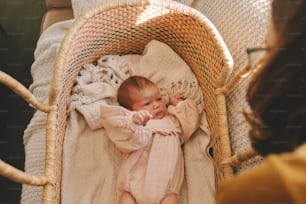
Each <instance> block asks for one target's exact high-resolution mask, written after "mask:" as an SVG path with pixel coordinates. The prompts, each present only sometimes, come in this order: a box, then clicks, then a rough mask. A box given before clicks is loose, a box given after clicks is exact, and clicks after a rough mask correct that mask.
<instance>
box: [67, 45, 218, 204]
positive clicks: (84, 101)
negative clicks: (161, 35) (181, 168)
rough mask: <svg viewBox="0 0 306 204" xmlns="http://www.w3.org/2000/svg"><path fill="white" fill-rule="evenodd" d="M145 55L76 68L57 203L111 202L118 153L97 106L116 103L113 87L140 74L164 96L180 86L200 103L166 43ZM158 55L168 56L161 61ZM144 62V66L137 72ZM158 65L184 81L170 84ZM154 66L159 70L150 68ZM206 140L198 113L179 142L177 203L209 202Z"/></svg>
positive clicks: (204, 122) (110, 58)
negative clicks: (181, 174)
mask: <svg viewBox="0 0 306 204" xmlns="http://www.w3.org/2000/svg"><path fill="white" fill-rule="evenodd" d="M144 53H145V54H144V56H139V55H138V56H137V55H127V56H113V55H108V56H103V57H102V58H101V59H100V60H99V61H98V65H93V64H87V65H85V66H84V68H83V70H82V71H81V73H80V76H79V77H78V79H77V84H76V86H75V87H74V89H73V94H72V96H71V101H70V120H69V121H68V127H67V132H66V138H65V142H64V162H63V182H62V203H116V200H115V199H116V194H115V192H116V178H117V173H118V168H119V166H120V152H119V151H118V150H117V149H116V148H115V146H114V144H113V143H111V142H110V140H109V139H108V136H107V135H106V133H105V130H104V129H103V127H102V124H101V122H100V115H99V114H100V111H99V110H100V108H99V107H100V105H101V104H105V103H107V104H115V103H117V102H116V101H115V99H116V90H117V88H118V85H119V84H120V83H121V82H122V81H123V80H124V79H125V78H127V77H128V76H129V75H133V74H141V75H144V76H147V77H149V78H151V79H152V80H153V81H155V82H156V83H157V84H158V85H160V86H161V85H164V87H163V88H164V89H163V90H164V94H166V93H165V92H169V91H180V90H181V89H184V90H185V94H186V97H190V98H194V99H195V100H196V101H197V102H198V104H199V105H203V104H202V103H203V101H202V98H201V97H199V95H201V94H196V93H198V91H199V90H198V87H197V84H195V85H194V86H190V84H188V87H190V88H189V89H188V88H187V86H186V83H187V81H190V80H191V78H192V75H191V72H190V70H187V71H186V70H184V69H185V68H187V67H186V65H185V64H183V66H184V67H183V69H181V70H182V71H181V72H180V71H178V70H180V69H179V67H182V65H179V66H178V65H176V63H178V62H180V63H183V61H182V60H181V59H180V58H179V56H178V55H176V54H175V53H174V52H173V51H172V50H171V49H170V48H169V47H168V46H165V45H164V44H161V43H160V42H157V41H152V42H151V43H149V44H148V45H147V48H146V49H145V52H144ZM162 56H167V57H166V58H165V60H163V57H162ZM149 59H152V61H151V60H149ZM156 59H159V60H156ZM161 61H162V62H163V63H164V64H163V65H161V64H160V65H159V66H156V62H159V63H160V62H161ZM144 62H145V63H146V68H145V70H142V71H140V67H143V63H144ZM150 63H153V64H152V65H150ZM150 66H152V68H151V69H150ZM163 66H165V67H168V69H170V68H169V67H174V68H175V69H176V70H177V73H179V74H182V73H183V74H184V75H182V76H181V78H183V79H185V80H184V82H185V83H181V81H179V82H178V83H174V82H171V77H170V78H167V77H163V76H162V75H160V69H164V67H163ZM153 67H160V69H157V70H154V68H153ZM148 70H150V71H148ZM152 70H153V71H152ZM169 72H171V69H170V70H169ZM188 74H189V75H190V76H189V78H188V80H187V79H186V76H188ZM177 77H179V75H178V76H177ZM164 78H165V79H164ZM172 79H173V78H172ZM169 80H170V82H169ZM166 82H168V85H166V84H167V83H166ZM209 141H210V137H209V131H208V126H207V120H206V116H205V114H203V117H202V120H201V128H200V129H199V130H198V131H197V132H196V133H195V134H194V135H193V136H192V138H191V139H190V140H189V141H188V142H187V143H186V144H185V145H184V156H185V168H186V169H185V179H184V184H183V188H182V191H181V197H180V200H181V204H188V203H189V204H201V203H203V201H204V200H205V203H208V204H209V203H213V202H214V201H213V197H214V188H215V187H214V186H215V183H214V167H213V162H212V160H211V158H210V157H209V156H208V154H207V148H208V144H209Z"/></svg>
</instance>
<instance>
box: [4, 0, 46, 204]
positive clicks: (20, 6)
mask: <svg viewBox="0 0 306 204" xmlns="http://www.w3.org/2000/svg"><path fill="white" fill-rule="evenodd" d="M45 11H46V6H45V3H44V1H43V0H0V26H1V27H0V70H1V71H4V72H6V73H7V74H9V75H11V76H12V77H14V78H15V79H17V80H18V81H19V82H20V83H22V84H23V85H24V86H26V87H29V85H30V84H31V82H32V78H31V65H32V63H33V61H34V50H35V47H36V42H37V40H38V38H39V35H40V24H41V20H42V17H43V15H44V12H45ZM0 96H1V98H0V159H1V160H3V161H5V162H7V163H9V164H11V165H13V166H15V167H17V168H18V169H21V170H24V159H25V158H24V146H23V131H24V130H25V128H26V126H27V124H28V123H29V121H30V119H31V117H32V115H33V113H34V111H35V110H34V109H32V108H31V107H30V106H29V105H28V104H27V103H26V102H25V101H23V99H22V98H21V97H19V96H18V95H16V94H15V93H14V92H12V91H11V90H10V89H8V88H7V87H5V86H4V85H2V84H0ZM20 194H21V184H17V183H15V182H13V181H10V180H8V179H6V178H4V177H2V176H0V204H6V203H9V204H15V203H20Z"/></svg>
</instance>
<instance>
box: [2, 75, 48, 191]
mask: <svg viewBox="0 0 306 204" xmlns="http://www.w3.org/2000/svg"><path fill="white" fill-rule="evenodd" d="M0 83H2V84H4V85H6V86H7V87H9V88H10V89H11V90H13V91H14V92H15V93H16V94H18V95H20V96H21V97H22V98H23V99H24V100H25V101H27V102H28V103H30V104H31V105H33V106H34V107H35V108H36V109H38V110H41V111H43V112H46V113H48V112H50V111H51V110H52V107H51V106H48V105H45V104H43V103H41V102H40V101H38V100H37V98H36V97H35V96H34V95H33V94H32V93H31V92H30V91H29V90H28V89H27V88H26V87H25V86H24V85H22V84H21V83H20V82H18V81H17V80H16V79H14V78H13V77H11V76H10V75H8V74H6V73H4V72H3V71H0ZM0 175H2V176H4V177H7V178H9V179H11V180H13V181H16V182H18V183H23V184H29V185H34V186H44V185H47V184H49V183H51V181H49V179H48V178H47V177H46V176H32V175H30V174H27V173H25V172H23V171H21V170H19V169H17V168H15V167H13V166H11V165H9V164H7V163H5V162H4V161H2V160H0Z"/></svg>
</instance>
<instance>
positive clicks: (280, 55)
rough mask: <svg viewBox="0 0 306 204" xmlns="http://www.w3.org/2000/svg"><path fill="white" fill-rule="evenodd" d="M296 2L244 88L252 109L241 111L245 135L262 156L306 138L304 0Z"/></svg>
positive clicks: (292, 145)
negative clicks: (246, 128)
mask: <svg viewBox="0 0 306 204" xmlns="http://www.w3.org/2000/svg"><path fill="white" fill-rule="evenodd" d="M277 1H278V0H276V1H274V6H275V4H276V3H275V2H277ZM280 2H281V1H280ZM299 2H300V4H299V6H297V7H296V8H297V9H294V10H293V11H294V15H291V17H290V18H288V19H287V22H286V23H285V22H284V25H283V27H282V28H281V30H282V32H281V33H279V34H277V40H276V42H277V43H276V45H275V47H272V49H271V51H269V56H268V60H267V62H266V63H265V66H264V67H263V68H262V69H261V70H260V71H259V73H258V74H257V75H255V76H254V78H253V80H252V81H251V82H250V85H249V88H248V91H247V101H248V103H249V105H250V107H251V109H252V111H253V113H252V114H245V116H246V118H247V120H248V122H249V123H250V125H251V129H250V132H249V136H250V139H251V142H252V146H253V147H254V149H255V150H256V151H257V152H258V153H259V154H261V155H263V156H265V155H267V154H270V153H281V152H288V151H292V150H293V149H295V148H296V147H297V146H299V145H301V144H303V143H305V142H306V3H305V2H306V1H305V0H303V1H299ZM272 6H273V5H272ZM272 9H273V8H272ZM274 9H275V8H274ZM274 12H277V11H274Z"/></svg>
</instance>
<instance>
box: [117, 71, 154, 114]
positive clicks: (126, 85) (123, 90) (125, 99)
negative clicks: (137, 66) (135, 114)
mask: <svg viewBox="0 0 306 204" xmlns="http://www.w3.org/2000/svg"><path fill="white" fill-rule="evenodd" d="M148 86H155V84H154V83H153V82H152V81H151V80H149V79H148V78H145V77H142V76H131V77H129V78H127V79H126V80H124V81H123V82H122V83H121V85H120V86H119V88H118V92H117V100H118V103H119V104H120V105H121V106H123V107H125V108H127V109H131V101H132V100H131V94H130V93H131V92H132V91H135V90H136V91H141V90H143V89H144V88H146V87H148Z"/></svg>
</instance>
